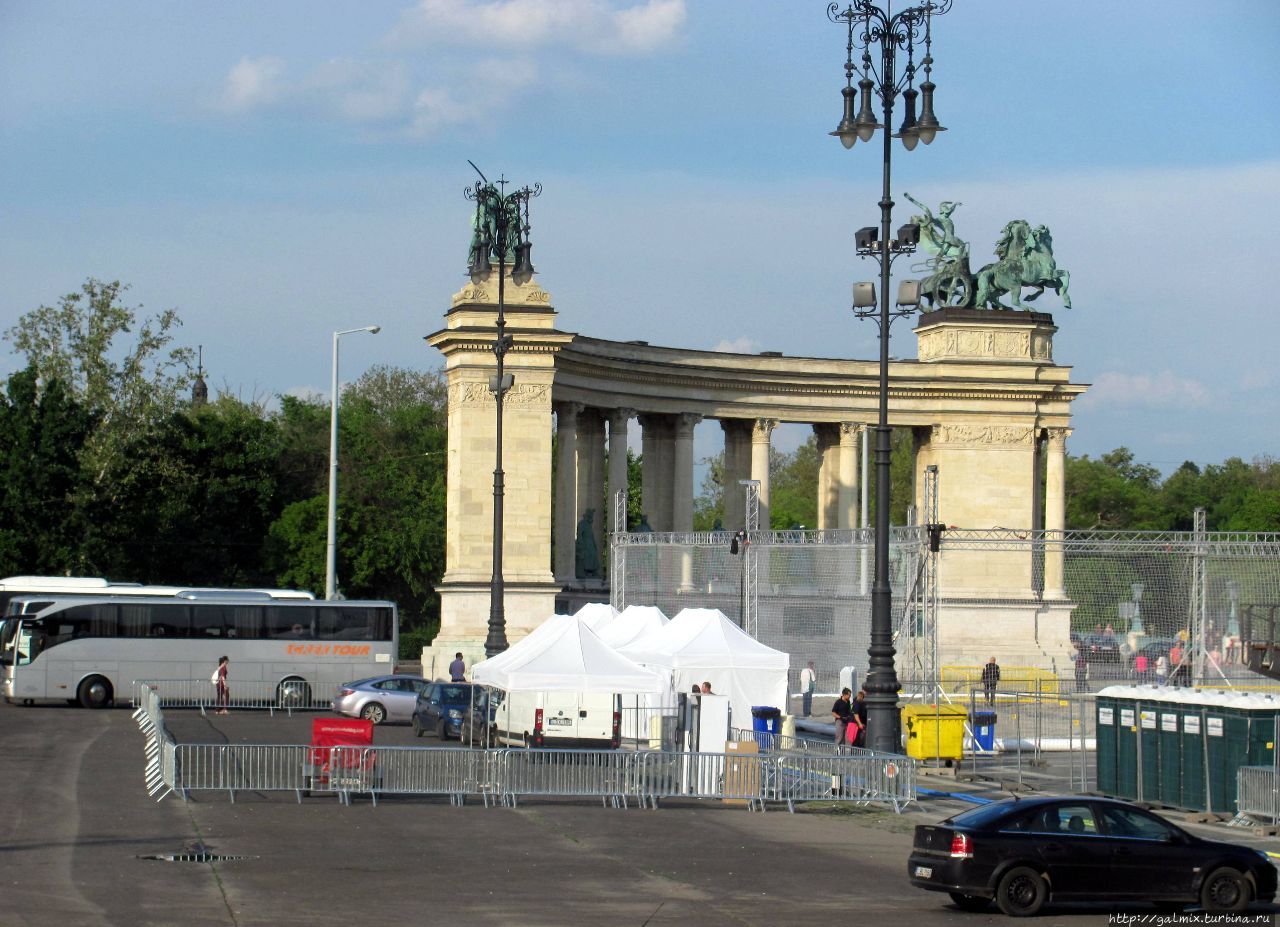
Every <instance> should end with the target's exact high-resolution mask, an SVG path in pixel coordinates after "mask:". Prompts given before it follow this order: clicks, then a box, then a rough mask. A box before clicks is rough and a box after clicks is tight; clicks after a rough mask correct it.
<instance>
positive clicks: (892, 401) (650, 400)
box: [424, 274, 1085, 672]
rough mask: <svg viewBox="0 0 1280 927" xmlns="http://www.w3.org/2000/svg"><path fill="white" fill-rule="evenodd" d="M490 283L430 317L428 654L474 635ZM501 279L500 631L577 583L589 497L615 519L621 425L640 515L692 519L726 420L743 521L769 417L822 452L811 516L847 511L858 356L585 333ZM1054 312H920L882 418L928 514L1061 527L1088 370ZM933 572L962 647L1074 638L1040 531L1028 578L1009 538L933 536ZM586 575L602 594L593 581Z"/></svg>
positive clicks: (867, 395) (478, 640)
mask: <svg viewBox="0 0 1280 927" xmlns="http://www.w3.org/2000/svg"><path fill="white" fill-rule="evenodd" d="M495 284H496V281H495V280H494V279H493V278H492V274H491V275H490V278H489V279H488V280H486V281H484V282H483V283H481V284H472V283H469V284H467V285H466V286H464V287H463V289H462V290H460V291H459V292H458V293H456V294H455V295H454V297H453V302H452V306H451V308H450V310H449V312H448V313H447V314H446V316H445V328H444V329H442V330H440V331H437V332H435V333H434V334H432V335H429V336H428V337H427V341H428V343H429V344H430V345H432V346H433V347H435V348H436V349H438V350H439V351H440V352H441V353H442V354H443V355H444V358H445V374H446V378H447V381H448V389H449V451H448V454H449V460H448V492H447V500H448V512H447V529H446V542H447V543H446V561H447V562H446V571H445V576H444V580H443V582H442V583H441V584H440V586H439V587H438V591H439V593H440V597H441V631H440V635H439V637H437V639H436V641H435V643H434V644H433V646H432V647H431V648H429V651H428V652H427V653H424V670H426V671H427V672H431V671H432V670H433V668H434V667H435V665H436V663H439V660H440V659H441V658H444V657H447V658H449V659H451V658H452V655H453V653H454V652H455V651H457V650H461V651H463V652H464V654H466V655H467V656H468V657H469V658H474V657H475V656H476V655H477V654H478V653H479V652H480V650H481V649H482V643H483V640H484V638H485V635H486V633H487V619H488V612H489V577H490V573H491V571H492V559H491V558H492V540H493V538H492V517H493V516H492V513H493V508H492V489H491V475H492V472H493V467H494V456H493V455H494V445H495V441H494V437H495V436H494V430H493V429H494V420H495V417H494V397H493V395H492V393H490V392H489V389H488V378H489V376H490V375H491V373H492V371H493V367H494V359H493V352H492V348H493V340H494V337H495V333H496V327H495V319H496V315H497V312H496V305H495V296H496V290H497V287H496V285H495ZM506 293H507V297H506V313H507V324H508V328H507V331H508V332H509V333H510V334H511V336H512V337H513V339H514V344H513V348H512V350H511V351H510V352H509V353H508V355H507V359H506V369H507V370H508V371H509V372H510V373H511V374H512V375H513V376H514V378H515V385H514V387H513V388H512V389H511V390H510V391H509V392H508V394H507V398H506V412H505V428H506V432H505V434H504V447H505V449H506V450H505V455H506V459H505V461H504V466H505V472H506V497H505V513H506V517H505V520H504V537H505V547H504V567H505V581H506V620H507V633H508V637H509V639H511V640H516V639H518V638H519V637H521V636H522V635H523V634H524V633H527V631H528V630H530V629H531V628H532V627H534V626H536V625H537V624H539V623H540V622H541V621H542V620H543V619H544V618H545V617H547V616H548V615H550V614H551V613H552V612H553V611H554V608H555V601H556V598H557V595H559V594H560V593H561V592H562V591H563V590H564V589H565V588H566V587H567V586H572V585H573V584H574V583H575V572H576V569H575V557H574V553H575V539H576V534H577V529H578V525H579V523H580V522H581V519H582V517H583V515H584V514H586V512H587V511H588V510H593V519H592V531H593V533H594V539H595V541H596V544H597V547H598V549H599V550H601V551H603V550H604V547H605V540H606V538H607V535H608V532H609V531H610V530H613V529H614V528H615V526H613V525H612V524H611V521H612V518H613V512H612V510H611V509H612V506H611V505H610V504H609V503H608V502H607V501H606V500H608V499H609V498H610V496H611V495H612V493H613V490H616V489H617V488H618V487H620V486H623V485H625V484H626V481H627V453H626V451H627V446H628V443H629V440H630V439H631V438H632V437H633V432H632V431H631V429H633V428H638V429H639V438H640V440H639V444H640V446H641V452H642V455H643V462H642V478H641V483H642V489H641V496H642V498H641V508H642V511H643V512H644V514H645V516H646V518H647V520H648V525H649V527H650V528H651V529H652V530H654V531H660V532H666V531H677V532H680V531H689V530H691V529H692V527H693V500H694V478H693V471H694V459H695V458H694V451H693V434H694V428H695V426H696V425H697V424H698V423H699V422H700V421H712V420H714V421H718V422H719V423H720V427H721V429H722V430H723V434H724V466H725V485H726V492H725V497H724V513H725V520H724V527H725V528H726V529H728V530H736V529H737V528H738V527H740V526H742V524H743V521H744V517H743V516H744V496H743V492H742V491H741V487H740V486H739V485H738V484H739V481H741V480H744V479H754V480H758V481H759V483H760V523H761V526H768V524H769V516H768V509H769V501H770V500H769V450H770V443H771V440H772V436H773V431H774V429H775V427H776V426H777V425H778V424H779V423H780V422H791V423H808V424H810V425H811V426H812V427H813V428H814V431H815V436H816V441H817V447H818V451H819V454H820V468H819V476H818V482H817V487H816V492H817V495H818V499H817V501H818V506H817V512H818V515H817V524H816V525H814V526H811V527H816V528H819V529H835V528H854V527H858V512H859V496H860V493H859V489H860V487H859V474H860V472H861V471H860V467H859V461H860V454H859V450H860V448H859V444H860V440H861V441H865V440H866V432H867V430H868V427H867V426H868V425H869V424H870V423H872V422H874V421H875V419H876V413H877V401H878V397H879V367H878V364H877V363H876V362H875V361H860V360H846V359H829V358H805V357H784V356H780V355H777V354H775V353H772V352H770V353H766V354H761V355H744V354H728V353H722V352H714V351H692V350H687V349H681V348H667V347H657V346H650V345H649V344H648V343H647V342H617V341H606V340H602V339H595V338H589V337H586V336H583V335H577V334H573V333H570V332H564V331H561V330H559V329H557V328H556V313H555V311H554V309H552V307H551V302H550V297H549V296H548V294H547V293H546V291H544V290H542V289H541V288H540V287H539V286H538V285H537V284H536V283H534V282H532V281H531V282H529V283H527V284H525V285H522V286H517V285H515V284H514V283H511V282H510V281H509V282H508V285H507V287H506ZM803 311H805V310H804V309H803V308H798V309H797V312H803ZM812 312H814V313H822V312H825V310H819V309H813V310H812ZM1056 331H1057V329H1056V328H1055V327H1054V325H1053V319H1052V317H1050V316H1048V315H1045V314H1043V313H1033V312H1012V311H1010V312H991V311H975V310H954V309H947V310H939V311H937V312H930V313H925V314H923V315H922V316H921V317H920V319H919V323H918V325H917V327H916V329H915V334H916V338H917V351H916V354H917V359H916V360H900V361H892V362H891V363H890V369H889V397H888V399H889V416H890V424H891V425H892V426H893V427H894V428H895V429H899V428H901V429H910V430H911V433H912V435H913V438H914V442H913V443H914V448H915V452H916V453H915V466H916V485H917V487H918V489H919V488H921V487H923V483H924V480H923V475H924V472H925V468H926V467H929V466H937V467H938V473H939V490H938V505H939V518H940V520H941V521H942V522H943V523H945V524H947V525H950V526H957V527H963V528H983V529H987V528H996V527H1004V528H1014V529H1031V530H1038V529H1047V531H1048V532H1050V535H1049V536H1050V537H1052V532H1060V531H1061V530H1062V528H1063V519H1064V486H1063V478H1064V469H1065V467H1064V461H1065V454H1066V439H1067V437H1068V436H1069V434H1070V424H1071V403H1072V402H1073V401H1074V399H1075V398H1077V397H1078V396H1079V395H1080V394H1082V393H1083V392H1084V390H1085V387H1084V386H1082V385H1079V384H1073V383H1071V382H1070V373H1071V368H1069V367H1065V366H1061V365H1058V364H1055V363H1054V360H1053V334H1054V332H1056ZM553 433H554V434H555V435H556V438H555V443H554V482H555V486H554V488H553V486H552V483H553V469H552V464H553V437H552V436H553ZM1042 485H1043V487H1044V488H1043V490H1042V489H1041V486H1042ZM553 500H554V501H553ZM921 501H922V500H921V499H920V498H919V497H917V499H916V503H917V505H919V504H920V503H921ZM553 506H554V512H553ZM553 534H554V545H552V543H551V542H552V537H553ZM552 550H554V563H553V562H552V561H553V557H552V553H551V551H552ZM942 576H943V589H942V596H943V611H942V615H941V618H940V625H939V627H940V635H950V637H951V638H952V639H953V640H955V641H957V642H958V644H957V651H958V652H963V653H968V652H969V650H975V651H976V652H981V650H982V649H983V647H984V646H985V641H986V640H987V639H989V638H990V636H991V634H993V633H999V634H1004V635H1007V636H1009V637H1010V639H1022V638H1026V639H1027V640H1028V641H1029V642H1030V643H1033V644H1034V645H1035V646H1038V647H1040V648H1041V649H1042V650H1043V652H1044V653H1046V654H1047V655H1049V657H1050V658H1054V659H1056V657H1053V654H1060V653H1061V652H1062V651H1063V648H1065V647H1069V644H1068V642H1067V636H1066V623H1065V622H1066V618H1067V617H1069V615H1070V608H1071V607H1072V606H1071V603H1068V602H1065V601H1064V600H1063V590H1062V561H1061V554H1060V551H1057V550H1056V549H1055V548H1053V547H1052V545H1049V544H1047V545H1046V551H1045V566H1044V574H1043V588H1036V585H1035V582H1034V580H1033V578H1032V568H1031V566H1030V564H1029V562H1028V558H1026V557H1025V556H1021V555H1019V554H1017V553H1016V552H1009V553H1003V552H997V553H986V552H984V553H976V552H975V553H970V552H966V551H963V550H955V551H952V552H949V553H944V563H943V570H942ZM594 582H595V586H593V587H591V588H595V589H598V590H599V593H600V594H599V595H598V596H597V597H603V595H604V594H606V593H605V592H604V586H603V583H602V582H600V581H599V580H596V581H594ZM588 585H590V584H588ZM1054 602H1059V603H1060V604H1059V605H1054V604H1053V603H1054ZM993 603H994V604H993ZM1000 609H1004V610H1005V611H1004V612H1000ZM1054 609H1057V610H1056V611H1055V610H1054ZM993 615H996V617H995V618H993V617H992V616H993ZM1000 615H1003V617H1000ZM1002 622H1003V624H1002ZM1046 628H1047V629H1049V630H1046ZM970 645H972V646H970ZM432 661H434V662H432ZM445 663H447V659H446V660H445ZM428 664H430V665H428ZM443 665H444V664H443V663H441V664H440V666H441V667H442V666H443Z"/></svg>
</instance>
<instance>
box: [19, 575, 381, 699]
mask: <svg viewBox="0 0 1280 927" xmlns="http://www.w3.org/2000/svg"><path fill="white" fill-rule="evenodd" d="M8 611H9V614H8V616H7V617H6V618H5V620H4V622H3V624H0V693H2V694H3V695H4V697H5V698H6V699H8V700H10V701H17V700H21V701H24V702H27V701H33V700H35V699H65V700H67V701H68V702H72V703H77V702H78V703H79V704H81V705H83V706H85V707H86V708H102V707H104V706H106V705H109V704H110V703H111V702H112V700H113V699H115V698H117V697H120V698H127V697H129V695H130V694H131V692H132V687H133V683H134V682H135V681H136V680H187V681H193V682H198V681H201V680H203V682H204V685H206V686H207V685H209V684H210V676H211V673H212V672H213V670H214V669H215V668H216V667H217V665H218V659H219V657H223V656H226V657H228V658H229V659H230V661H231V667H230V673H229V680H228V681H229V685H230V688H231V694H232V699H233V700H234V698H235V696H236V691H237V690H236V686H237V685H240V687H241V689H240V691H241V692H242V693H247V692H250V691H253V692H259V693H265V694H266V695H268V696H271V697H273V699H274V700H275V701H277V702H280V703H284V702H286V701H287V702H288V703H290V704H297V705H311V704H315V703H321V702H327V701H328V698H327V694H328V693H329V692H330V690H332V689H333V688H334V687H336V686H337V685H339V684H341V683H343V682H349V681H350V680H352V679H359V678H361V677H365V676H371V675H376V674H378V673H389V672H391V670H392V667H393V666H394V663H395V658H396V653H397V648H398V644H399V640H398V628H399V619H398V616H397V614H396V607H395V604H394V603H392V602H381V601H324V600H319V601H317V600H315V599H278V598H273V597H272V596H271V594H270V593H269V592H265V591H257V592H253V591H240V592H226V591H204V590H199V591H195V590H193V591H184V592H180V593H179V594H178V595H176V596H169V597H166V596H124V595H109V596H101V597H96V596H87V595H78V596H71V597H62V598H57V597H50V596H33V595H28V596H19V597H18V598H16V599H13V600H12V601H11V602H10V603H9V610H8ZM317 691H319V692H322V693H325V694H324V695H319V696H318V695H316V694H315V693H316V692H317ZM233 703H234V702H233Z"/></svg>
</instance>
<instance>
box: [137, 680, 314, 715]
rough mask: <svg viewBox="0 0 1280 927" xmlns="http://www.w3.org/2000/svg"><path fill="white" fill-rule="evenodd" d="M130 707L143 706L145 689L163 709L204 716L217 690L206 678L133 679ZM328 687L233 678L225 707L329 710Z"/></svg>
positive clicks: (211, 706)
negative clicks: (188, 710) (185, 710)
mask: <svg viewBox="0 0 1280 927" xmlns="http://www.w3.org/2000/svg"><path fill="white" fill-rule="evenodd" d="M133 688H134V695H133V704H134V705H135V706H138V705H141V704H142V693H143V691H144V690H150V691H152V692H154V693H155V694H156V695H157V696H158V697H159V699H160V704H161V706H162V707H164V708H199V709H200V712H201V713H202V714H203V713H205V712H207V711H212V710H215V709H217V708H220V707H222V706H220V705H218V704H217V687H216V686H214V684H213V683H212V682H210V681H209V680H208V679H135V680H134V682H133ZM330 688H331V687H327V686H325V687H320V689H321V691H317V687H315V686H313V685H312V684H311V683H309V682H307V681H305V680H302V679H286V680H284V681H283V682H278V683H277V682H272V681H270V680H268V679H259V680H242V679H232V680H231V682H230V685H229V686H228V704H227V707H228V708H236V709H265V710H267V711H271V712H272V713H275V712H276V711H285V712H288V713H290V714H292V713H293V712H294V711H305V710H313V709H321V710H327V709H329V708H331V707H332V704H333V701H332V695H333V693H332V691H330Z"/></svg>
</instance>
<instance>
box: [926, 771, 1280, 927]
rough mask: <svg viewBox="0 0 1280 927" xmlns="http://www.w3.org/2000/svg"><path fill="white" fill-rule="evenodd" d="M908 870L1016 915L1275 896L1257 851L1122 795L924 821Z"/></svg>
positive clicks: (1013, 803) (934, 885)
mask: <svg viewBox="0 0 1280 927" xmlns="http://www.w3.org/2000/svg"><path fill="white" fill-rule="evenodd" d="M907 875H908V876H909V877H910V879H911V883H912V884H913V885H915V886H916V887H917V888H923V889H927V890H929V891H935V892H947V893H948V894H950V896H951V900H952V901H953V902H955V904H956V906H957V907H958V908H961V909H962V910H965V911H980V910H982V909H984V908H985V907H986V906H987V905H988V904H990V903H991V901H992V900H994V901H995V903H996V904H997V905H998V906H999V908H1000V910H1001V911H1003V912H1004V913H1005V914H1010V915H1014V916H1024V915H1030V914H1035V913H1036V912H1037V911H1039V910H1040V909H1041V908H1042V907H1043V906H1044V905H1045V904H1046V903H1047V902H1049V901H1050V900H1052V901H1054V902H1059V901H1073V900H1074V901H1149V902H1154V903H1155V904H1156V905H1157V906H1159V907H1162V908H1165V909H1168V910H1182V909H1183V908H1185V907H1187V906H1189V905H1195V904H1198V905H1200V906H1202V907H1203V908H1204V909H1205V910H1206V911H1210V912H1214V913H1229V912H1238V911H1242V910H1244V909H1245V907H1247V906H1248V904H1249V903H1250V902H1251V901H1267V902H1269V901H1271V900H1272V898H1274V897H1275V894H1276V868H1275V866H1273V865H1272V863H1271V861H1270V860H1269V859H1268V858H1267V857H1266V856H1265V855H1263V854H1262V853H1261V852H1259V851H1257V850H1253V849H1250V848H1249V847H1243V846H1239V845H1236V844H1231V843H1218V842H1216V841H1213V840H1204V839H1201V838H1200V837H1196V836H1194V835H1192V834H1189V833H1187V832H1186V831H1184V830H1182V829H1181V828H1179V827H1176V826H1174V825H1173V824H1170V823H1169V822H1168V821H1166V820H1164V819H1163V818H1161V817H1159V816H1157V815H1155V814H1152V813H1151V812H1149V811H1144V810H1143V809H1141V808H1137V807H1134V806H1133V805H1130V804H1128V803H1127V802H1122V801H1116V800H1113V799H1108V798H1090V797H1083V796H1075V797H1066V798H1032V799H1023V800H1021V801H1018V800H1009V801H1000V802H993V803H992V804H989V805H982V806H980V807H977V808H972V809H970V810H968V811H964V812H961V813H960V814H957V815H955V816H954V817H950V818H947V819H946V820H945V821H943V822H942V823H941V824H935V825H920V826H918V827H917V828H916V832H915V843H914V845H913V847H912V850H911V858H910V859H909V860H908V862H907Z"/></svg>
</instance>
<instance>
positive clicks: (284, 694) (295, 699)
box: [276, 676, 311, 708]
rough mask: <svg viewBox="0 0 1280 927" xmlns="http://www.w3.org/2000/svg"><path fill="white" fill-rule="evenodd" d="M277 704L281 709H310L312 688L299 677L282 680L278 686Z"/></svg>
mask: <svg viewBox="0 0 1280 927" xmlns="http://www.w3.org/2000/svg"><path fill="white" fill-rule="evenodd" d="M276 704H277V705H279V706H280V707H281V708H310V707H311V686H309V685H307V681H306V680H305V679H299V678H298V677H297V676H291V677H290V678H288V679H284V680H281V682H280V685H278V686H276Z"/></svg>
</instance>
